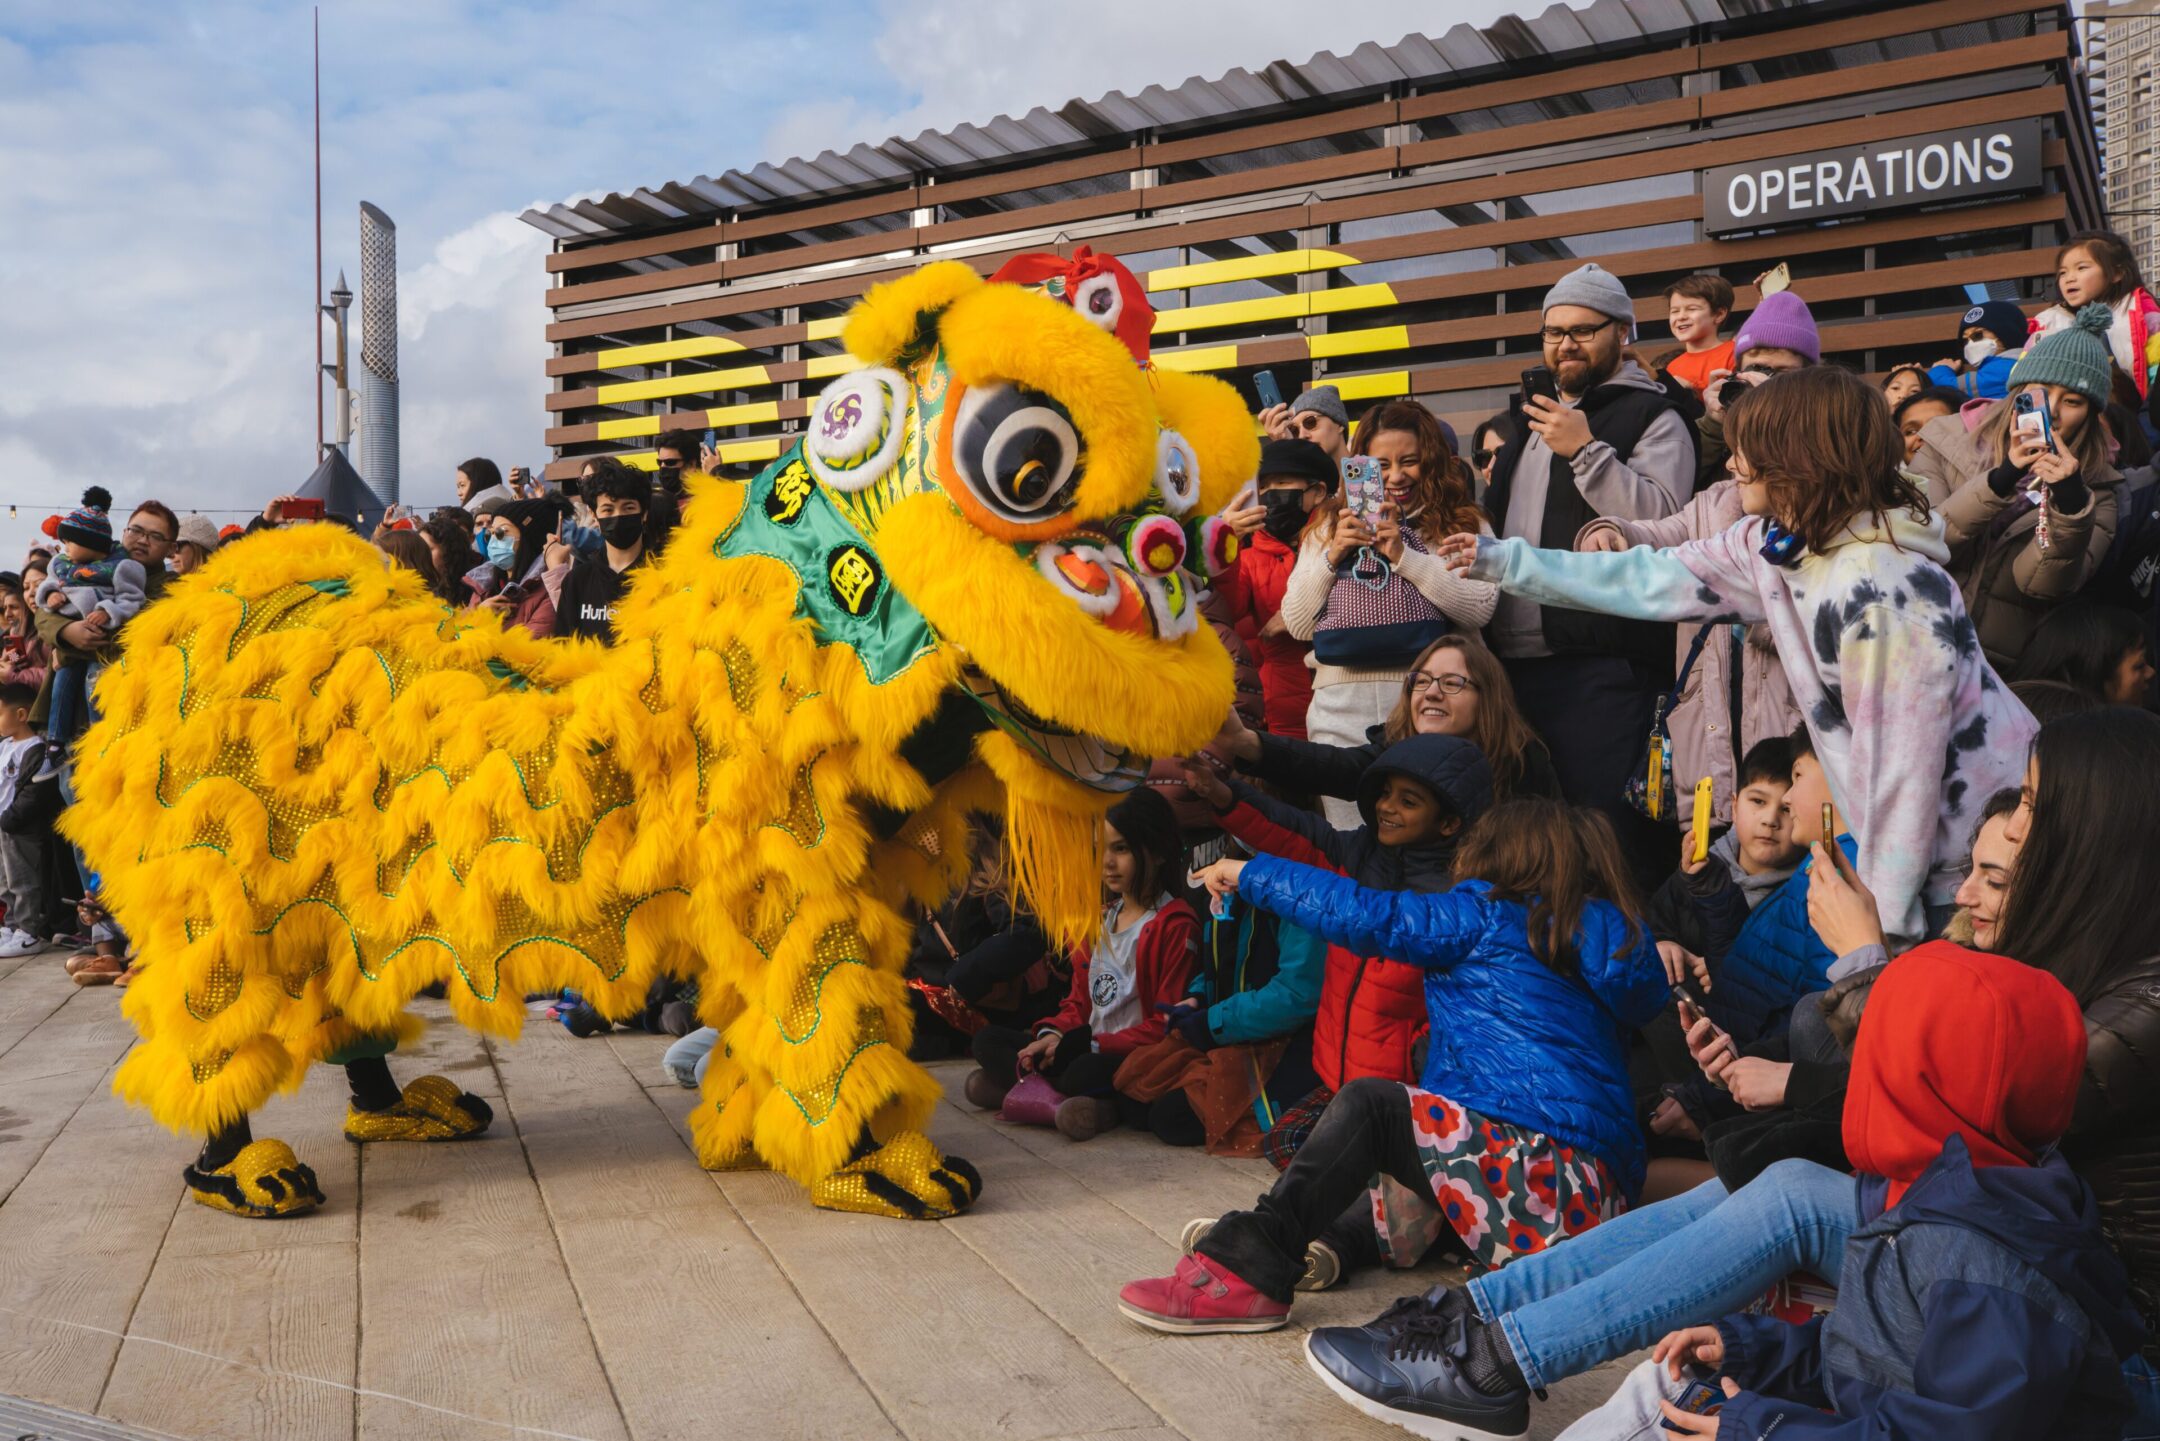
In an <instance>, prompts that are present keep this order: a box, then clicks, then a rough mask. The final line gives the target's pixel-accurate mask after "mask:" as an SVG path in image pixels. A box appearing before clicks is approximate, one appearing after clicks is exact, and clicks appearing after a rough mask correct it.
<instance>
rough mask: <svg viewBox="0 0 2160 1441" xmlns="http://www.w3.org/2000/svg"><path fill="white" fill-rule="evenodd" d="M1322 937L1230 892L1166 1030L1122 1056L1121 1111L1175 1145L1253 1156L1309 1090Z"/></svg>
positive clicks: (1313, 1081) (1314, 1080) (1314, 1079)
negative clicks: (1162, 1035)
mask: <svg viewBox="0 0 2160 1441" xmlns="http://www.w3.org/2000/svg"><path fill="white" fill-rule="evenodd" d="M1326 971H1327V946H1326V945H1325V944H1324V943H1323V942H1322V941H1321V940H1320V938H1319V937H1318V936H1316V935H1314V934H1313V933H1312V932H1311V931H1308V930H1306V929H1304V928H1303V927H1302V926H1293V925H1291V924H1290V923H1289V922H1287V921H1281V920H1278V919H1276V918H1275V917H1274V916H1271V915H1269V914H1268V913H1267V912H1266V911H1261V910H1255V909H1254V908H1253V907H1251V906H1248V905H1245V904H1244V903H1242V902H1238V901H1232V902H1230V903H1229V904H1228V906H1227V908H1226V909H1225V910H1224V913H1223V914H1220V915H1210V916H1209V917H1208V919H1207V922H1206V926H1205V929H1204V930H1203V931H1202V933H1201V940H1200V963H1199V965H1198V966H1197V967H1196V968H1195V970H1194V973H1193V983H1192V990H1191V992H1190V993H1189V994H1188V995H1187V996H1186V997H1185V999H1183V1000H1182V1001H1179V1002H1178V1003H1177V1004H1176V1005H1175V1006H1173V1007H1170V1008H1169V1010H1168V1011H1167V1013H1166V1019H1167V1020H1168V1021H1169V1025H1170V1037H1169V1038H1168V1039H1166V1040H1164V1041H1163V1042H1162V1043H1160V1044H1158V1045H1155V1046H1150V1047H1148V1048H1146V1049H1145V1050H1142V1051H1136V1052H1134V1053H1133V1056H1132V1057H1131V1058H1130V1059H1129V1060H1127V1061H1126V1062H1125V1064H1124V1065H1122V1066H1120V1067H1119V1068H1118V1074H1117V1089H1118V1095H1119V1096H1120V1097H1121V1098H1123V1100H1124V1101H1125V1102H1126V1103H1127V1104H1125V1105H1124V1106H1122V1107H1121V1110H1122V1111H1123V1119H1124V1120H1125V1121H1126V1122H1127V1123H1128V1124H1130V1125H1136V1126H1143V1127H1145V1128H1146V1129H1147V1130H1150V1131H1152V1132H1154V1133H1155V1135H1156V1136H1157V1137H1158V1138H1160V1139H1161V1140H1163V1141H1166V1142H1168V1143H1169V1144H1170V1145H1173V1146H1200V1145H1205V1146H1206V1147H1207V1148H1208V1150H1209V1152H1210V1153H1212V1154H1215V1155H1223V1156H1256V1155H1258V1154H1260V1141H1261V1138H1262V1137H1264V1136H1265V1135H1266V1134H1267V1133H1268V1132H1269V1131H1271V1130H1272V1129H1274V1127H1275V1124H1276V1122H1277V1121H1278V1120H1279V1119H1280V1118H1281V1117H1282V1115H1283V1113H1284V1112H1285V1111H1286V1110H1288V1109H1289V1108H1290V1107H1291V1106H1293V1105H1295V1104H1296V1103H1297V1102H1299V1101H1301V1100H1303V1099H1304V1098H1305V1097H1307V1096H1309V1095H1311V1094H1312V1091H1313V1088H1314V1087H1315V1086H1316V1085H1318V1084H1319V1077H1318V1076H1316V1075H1315V1074H1314V1073H1313V1015H1314V1013H1315V1012H1316V1011H1317V1010H1318V1008H1319V1005H1320V988H1321V984H1322V979H1323V977H1324V976H1325V974H1326Z"/></svg>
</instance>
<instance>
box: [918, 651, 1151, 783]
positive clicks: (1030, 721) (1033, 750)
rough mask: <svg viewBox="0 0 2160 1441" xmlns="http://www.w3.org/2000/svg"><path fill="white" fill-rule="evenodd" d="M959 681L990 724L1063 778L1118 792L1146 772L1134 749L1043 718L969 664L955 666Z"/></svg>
mask: <svg viewBox="0 0 2160 1441" xmlns="http://www.w3.org/2000/svg"><path fill="white" fill-rule="evenodd" d="M960 684H961V685H962V687H963V688H965V690H966V691H967V694H968V695H969V696H970V697H972V698H973V699H974V701H975V703H976V704H977V705H979V706H981V707H982V709H983V713H984V714H985V715H986V716H988V717H989V719H990V723H991V724H992V725H993V726H995V727H997V729H999V730H1000V731H1003V732H1004V733H1005V734H1006V735H1008V736H1010V737H1012V739H1013V740H1015V741H1017V742H1018V743H1019V744H1020V745H1021V747H1022V748H1023V749H1025V750H1026V751H1027V752H1028V753H1029V754H1030V755H1032V756H1033V757H1034V758H1035V759H1036V761H1037V762H1039V763H1040V764H1042V765H1043V766H1046V767H1047V768H1049V769H1050V770H1053V771H1055V772H1057V773H1058V774H1059V775H1062V776H1064V777H1065V778H1066V779H1067V780H1071V781H1074V782H1077V783H1078V784H1080V785H1083V786H1086V787H1087V788H1088V789H1089V790H1096V791H1104V792H1108V793H1111V794H1119V793H1122V792H1125V791H1129V790H1132V789H1133V788H1134V787H1136V786H1138V785H1139V784H1140V783H1141V782H1142V781H1143V780H1145V779H1146V778H1147V767H1146V763H1145V761H1144V760H1143V759H1142V758H1140V757H1138V756H1136V755H1135V753H1134V752H1132V751H1130V750H1128V749H1126V748H1125V747H1123V746H1118V745H1113V744H1111V743H1110V742H1109V741H1106V740H1103V739H1102V738H1101V737H1099V736H1091V735H1083V734H1082V733H1080V732H1079V731H1075V730H1069V729H1067V728H1066V727H1064V726H1061V725H1058V724H1056V723H1055V722H1052V721H1048V720H1045V719H1043V718H1042V717H1041V716H1039V715H1037V714H1035V712H1033V711H1032V710H1029V709H1028V707H1027V706H1026V705H1025V704H1023V703H1022V702H1021V700H1020V699H1019V697H1017V696H1015V695H1012V694H1011V693H1010V692H1008V691H1006V690H1005V688H1004V687H1002V686H1000V685H999V684H998V683H997V682H996V681H994V680H991V679H990V678H989V677H988V676H986V675H984V674H983V673H982V672H981V671H980V670H977V669H976V668H975V667H974V666H969V667H967V669H965V670H964V671H962V672H961V674H960Z"/></svg>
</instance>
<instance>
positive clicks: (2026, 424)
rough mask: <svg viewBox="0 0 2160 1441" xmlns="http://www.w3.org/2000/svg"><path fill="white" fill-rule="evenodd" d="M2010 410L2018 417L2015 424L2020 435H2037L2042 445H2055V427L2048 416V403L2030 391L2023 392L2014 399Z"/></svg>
mask: <svg viewBox="0 0 2160 1441" xmlns="http://www.w3.org/2000/svg"><path fill="white" fill-rule="evenodd" d="M2010 410H2011V414H2012V415H2013V416H2015V417H2016V418H2015V420H2014V421H2013V424H2015V425H2016V426H2017V430H2018V434H2020V435H2035V436H2038V437H2039V438H2040V443H2041V444H2042V445H2048V446H2052V445H2054V443H2055V426H2054V424H2053V422H2052V419H2051V417H2050V416H2049V415H2048V408H2047V402H2046V401H2044V400H2041V399H2039V398H2038V397H2037V396H2035V395H2034V394H2033V393H2032V392H2031V391H2029V390H2021V391H2019V392H2018V393H2017V395H2016V396H2015V397H2014V398H2012V400H2011V402H2010Z"/></svg>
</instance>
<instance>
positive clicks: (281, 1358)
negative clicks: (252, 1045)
mask: <svg viewBox="0 0 2160 1441" xmlns="http://www.w3.org/2000/svg"><path fill="white" fill-rule="evenodd" d="M342 1080H343V1078H342V1077H341V1076H340V1075H339V1073H338V1072H336V1071H333V1070H329V1069H325V1068H321V1067H318V1068H317V1069H316V1070H315V1072H314V1073H313V1074H311V1075H310V1076H309V1077H308V1079H307V1082H306V1084H305V1085H303V1086H302V1087H301V1089H300V1090H299V1091H298V1092H297V1093H295V1094H293V1095H290V1096H281V1097H279V1098H277V1099H276V1100H274V1101H272V1102H271V1103H270V1104H269V1105H268V1106H266V1107H264V1108H263V1109H262V1111H260V1112H259V1113H257V1115H256V1116H255V1118H254V1121H253V1122H252V1127H253V1130H254V1133H255V1135H256V1136H257V1137H276V1138H277V1139H279V1140H282V1141H284V1142H285V1143H286V1144H287V1145H289V1146H291V1147H292V1148H293V1151H294V1152H295V1154H297V1155H298V1156H299V1157H300V1159H301V1160H302V1161H303V1162H305V1163H307V1164H308V1165H309V1166H311V1167H313V1168H314V1171H315V1176H316V1180H317V1181H318V1182H319V1183H320V1184H321V1186H322V1189H323V1194H324V1196H325V1197H326V1198H327V1200H326V1204H325V1205H324V1206H323V1207H322V1208H321V1209H319V1210H315V1211H310V1212H305V1213H303V1214H301V1215H298V1216H291V1217H287V1218H284V1219H282V1220H278V1221H250V1220H245V1219H243V1218H241V1217H238V1216H228V1215H225V1214H224V1213H222V1212H218V1211H212V1210H210V1209H208V1208H207V1207H204V1206H197V1205H194V1204H192V1203H189V1204H183V1205H181V1206H180V1207H179V1209H178V1210H177V1211H176V1212H175V1213H174V1215H173V1222H172V1228H171V1230H170V1231H168V1232H167V1233H166V1236H165V1243H164V1246H163V1248H162V1249H161V1251H160V1252H159V1255H158V1258H157V1264H156V1267H155V1268H154V1269H153V1270H152V1272H151V1274H150V1281H149V1284H148V1285H147V1286H145V1287H144V1288H143V1294H142V1299H141V1301H140V1302H139V1303H138V1304H137V1306H136V1308H135V1315H134V1318H133V1320H132V1322H131V1323H130V1325H129V1327H128V1330H129V1332H130V1337H129V1340H128V1341H127V1342H126V1343H125V1344H124V1345H123V1346H122V1347H121V1348H120V1356H119V1360H118V1361H117V1363H116V1364H115V1365H114V1367H113V1373H112V1378H111V1380H110V1381H108V1382H107V1383H106V1387H105V1393H104V1396H103V1398H102V1399H101V1400H100V1402H99V1405H98V1410H99V1413H100V1414H102V1415H105V1416H109V1417H112V1418H113V1419H114V1420H118V1421H125V1422H127V1423H129V1424H130V1425H135V1426H141V1427H145V1428H147V1429H149V1430H153V1431H162V1432H167V1433H170V1434H172V1435H209V1436H217V1437H220V1438H233V1441H240V1438H259V1441H285V1438H288V1437H290V1438H292V1441H337V1438H342V1437H350V1436H351V1435H352V1434H353V1418H354V1415H355V1411H356V1399H355V1396H354V1393H353V1389H352V1388H353V1386H354V1384H355V1377H354V1371H353V1366H354V1360H355V1357H356V1354H357V1350H358V1343H359V1324H360V1280H359V1270H358V1260H359V1233H360V1220H359V1208H360V1186H359V1178H358V1174H357V1173H358V1169H359V1148H358V1147H356V1146H353V1145H352V1144H350V1143H349V1142H347V1141H346V1140H345V1137H344V1120H345V1087H344V1085H343V1084H342ZM137 1119H138V1123H139V1124H140V1125H142V1126H143V1127H146V1128H147V1127H150V1126H151V1125H152V1123H151V1121H150V1118H149V1117H148V1116H146V1115H142V1114H141V1113H137ZM164 1184H165V1185H166V1186H168V1187H169V1188H170V1190H171V1192H172V1194H173V1195H174V1196H175V1197H176V1198H177V1197H178V1196H179V1194H180V1190H181V1179H180V1176H179V1174H178V1172H174V1173H173V1174H171V1175H170V1176H168V1177H166V1178H164ZM138 1338H140V1339H138ZM182 1348H185V1349H182ZM199 1353H207V1354H199Z"/></svg>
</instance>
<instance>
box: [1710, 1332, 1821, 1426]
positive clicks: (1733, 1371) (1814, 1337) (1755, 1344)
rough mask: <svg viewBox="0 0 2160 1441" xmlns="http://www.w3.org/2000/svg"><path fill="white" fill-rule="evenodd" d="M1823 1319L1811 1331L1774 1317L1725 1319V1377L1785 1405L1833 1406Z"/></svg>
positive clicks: (1720, 1370) (1721, 1372) (1722, 1369)
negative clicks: (1826, 1384) (1826, 1385)
mask: <svg viewBox="0 0 2160 1441" xmlns="http://www.w3.org/2000/svg"><path fill="white" fill-rule="evenodd" d="M1823 1319H1824V1318H1823V1317H1821V1316H1817V1317H1815V1318H1814V1319H1813V1320H1811V1321H1809V1322H1808V1323H1807V1324H1806V1325H1805V1326H1795V1325H1792V1324H1790V1323H1789V1322H1785V1321H1780V1320H1777V1319H1776V1318H1775V1317H1771V1316H1747V1315H1733V1316H1727V1317H1725V1318H1724V1319H1723V1320H1721V1321H1719V1322H1718V1323H1717V1328H1718V1335H1719V1337H1720V1338H1721V1339H1723V1341H1724V1342H1725V1362H1724V1364H1723V1365H1722V1366H1720V1367H1719V1368H1718V1370H1719V1372H1720V1374H1722V1375H1726V1376H1730V1377H1732V1378H1733V1380H1735V1381H1737V1382H1739V1383H1740V1385H1741V1386H1742V1387H1744V1388H1746V1389H1747V1390H1749V1391H1762V1392H1772V1391H1774V1392H1776V1393H1777V1395H1778V1397H1779V1398H1780V1399H1783V1400H1791V1401H1796V1402H1799V1403H1801V1404H1803V1405H1808V1406H1815V1407H1823V1406H1828V1405H1829V1404H1830V1395H1829V1392H1828V1391H1827V1390H1825V1389H1824V1386H1823V1369H1822V1328H1823ZM1719 1429H1720V1430H1721V1431H1722V1430H1723V1429H1724V1428H1723V1427H1720V1428H1719Z"/></svg>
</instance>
